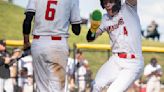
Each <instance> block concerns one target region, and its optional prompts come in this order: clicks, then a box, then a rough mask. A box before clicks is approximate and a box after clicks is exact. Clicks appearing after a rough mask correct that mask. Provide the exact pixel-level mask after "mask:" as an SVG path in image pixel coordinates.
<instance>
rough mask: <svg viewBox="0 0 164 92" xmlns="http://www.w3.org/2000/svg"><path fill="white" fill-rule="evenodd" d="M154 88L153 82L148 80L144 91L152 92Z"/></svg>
mask: <svg viewBox="0 0 164 92" xmlns="http://www.w3.org/2000/svg"><path fill="white" fill-rule="evenodd" d="M154 88H155V87H154V82H151V81H148V82H147V85H146V92H153V91H154Z"/></svg>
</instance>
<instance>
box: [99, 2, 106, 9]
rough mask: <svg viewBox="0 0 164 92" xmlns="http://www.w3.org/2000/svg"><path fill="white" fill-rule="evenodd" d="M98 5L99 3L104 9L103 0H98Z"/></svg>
mask: <svg viewBox="0 0 164 92" xmlns="http://www.w3.org/2000/svg"><path fill="white" fill-rule="evenodd" d="M100 5H101V7H102V8H103V9H104V8H105V7H104V2H103V0H100Z"/></svg>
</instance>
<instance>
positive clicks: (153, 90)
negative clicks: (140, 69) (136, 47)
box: [144, 58, 162, 92]
mask: <svg viewBox="0 0 164 92" xmlns="http://www.w3.org/2000/svg"><path fill="white" fill-rule="evenodd" d="M144 75H145V76H146V78H147V87H146V92H160V78H161V76H162V68H161V65H159V64H158V63H157V59H156V58H152V59H151V61H150V64H147V65H146V66H145V69H144Z"/></svg>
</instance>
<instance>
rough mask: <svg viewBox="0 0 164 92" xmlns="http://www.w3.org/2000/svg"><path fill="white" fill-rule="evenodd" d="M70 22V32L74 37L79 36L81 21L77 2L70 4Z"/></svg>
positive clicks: (77, 0)
mask: <svg viewBox="0 0 164 92" xmlns="http://www.w3.org/2000/svg"><path fill="white" fill-rule="evenodd" d="M70 22H71V25H72V32H73V33H74V34H75V35H79V34H80V31H81V26H80V24H81V23H82V19H81V17H80V9H79V0H74V2H72V7H71V16H70Z"/></svg>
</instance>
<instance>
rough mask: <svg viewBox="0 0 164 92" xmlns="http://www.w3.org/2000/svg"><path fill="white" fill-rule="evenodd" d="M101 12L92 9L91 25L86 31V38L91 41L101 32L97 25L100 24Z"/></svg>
mask: <svg viewBox="0 0 164 92" xmlns="http://www.w3.org/2000/svg"><path fill="white" fill-rule="evenodd" d="M101 19H102V14H101V12H100V11H99V10H94V11H93V12H92V14H91V15H90V20H91V21H90V22H91V27H90V29H89V31H88V33H87V36H86V39H87V41H88V42H92V41H93V40H95V38H96V37H97V36H98V35H99V34H100V33H101V31H100V30H99V26H100V24H101Z"/></svg>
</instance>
